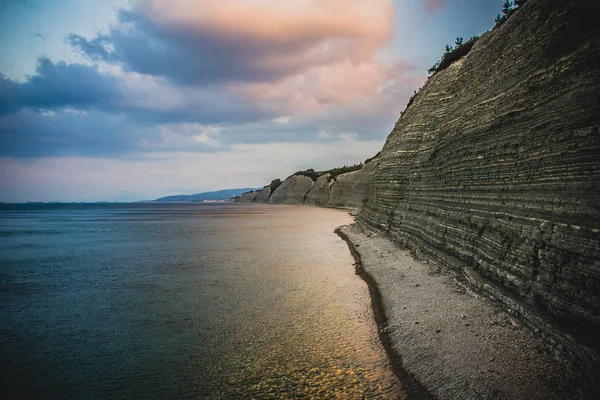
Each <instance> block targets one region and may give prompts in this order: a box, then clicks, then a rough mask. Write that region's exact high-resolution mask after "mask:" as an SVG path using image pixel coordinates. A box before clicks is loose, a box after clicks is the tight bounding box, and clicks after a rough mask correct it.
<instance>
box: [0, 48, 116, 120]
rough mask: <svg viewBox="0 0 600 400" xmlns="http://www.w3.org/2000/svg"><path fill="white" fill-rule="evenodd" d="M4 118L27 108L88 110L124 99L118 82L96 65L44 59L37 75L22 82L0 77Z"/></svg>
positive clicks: (38, 67) (1, 107) (40, 61)
mask: <svg viewBox="0 0 600 400" xmlns="http://www.w3.org/2000/svg"><path fill="white" fill-rule="evenodd" d="M0 83H1V88H2V93H1V95H0V115H1V114H7V113H12V112H16V111H18V110H19V109H21V108H23V107H30V108H34V109H52V108H56V107H74V108H78V109H87V108H89V107H91V106H93V105H96V104H111V103H113V104H114V103H115V102H117V101H118V99H119V98H120V97H121V95H120V94H119V92H118V90H116V88H117V85H118V79H117V78H115V77H113V76H110V75H103V74H100V73H99V72H98V68H97V67H95V66H86V65H81V64H66V63H65V62H64V61H59V62H58V63H56V64H55V63H53V62H52V61H51V60H49V59H47V58H40V59H39V63H38V66H37V68H36V75H33V76H30V77H28V79H27V81H25V82H23V83H20V82H15V81H12V80H10V79H7V78H5V77H4V76H2V75H0Z"/></svg>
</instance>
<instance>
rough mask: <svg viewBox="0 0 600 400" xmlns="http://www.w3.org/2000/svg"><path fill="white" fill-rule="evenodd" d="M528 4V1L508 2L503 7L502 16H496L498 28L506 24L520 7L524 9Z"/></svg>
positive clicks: (516, 0)
mask: <svg viewBox="0 0 600 400" xmlns="http://www.w3.org/2000/svg"><path fill="white" fill-rule="evenodd" d="M526 2H527V0H515V1H514V2H510V1H508V0H506V1H505V2H504V4H503V5H502V14H498V15H497V16H496V20H495V22H496V26H498V25H502V24H503V23H504V22H506V20H507V19H508V18H509V17H510V16H511V15H513V14H514V12H515V11H517V9H518V8H519V7H522V6H523V5H524V4H525V3H526Z"/></svg>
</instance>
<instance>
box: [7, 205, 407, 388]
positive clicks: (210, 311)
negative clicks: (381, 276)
mask: <svg viewBox="0 0 600 400" xmlns="http://www.w3.org/2000/svg"><path fill="white" fill-rule="evenodd" d="M39 207H40V208H39V209H33V210H32V209H16V210H15V209H11V210H2V214H0V251H1V252H0V278H1V279H0V300H1V301H2V304H3V305H4V307H3V308H1V309H0V313H1V314H0V315H1V317H2V321H5V323H3V324H2V327H0V334H1V337H2V338H3V339H2V341H1V343H0V356H1V357H2V364H3V367H1V368H2V376H3V378H0V384H1V386H0V389H3V391H4V392H5V393H9V394H13V395H23V394H27V395H29V396H36V395H37V396H40V397H46V396H47V395H50V396H51V397H52V396H57V397H69V396H74V397H88V398H89V397H126V398H147V397H149V396H150V397H154V398H156V397H173V398H343V399H360V398H398V397H402V394H401V389H400V383H399V382H398V381H397V378H396V377H395V376H394V375H393V373H392V371H391V367H390V365H389V362H388V360H387V357H386V354H385V352H384V350H383V348H382V346H381V344H380V342H379V339H378V337H377V335H376V327H375V323H374V320H373V316H372V311H371V309H370V299H369V293H368V289H367V286H366V284H365V283H364V282H363V281H362V280H361V279H360V278H359V277H358V276H356V275H354V267H353V266H352V264H353V259H352V257H351V255H350V253H349V252H348V249H347V247H346V244H345V243H344V242H343V241H342V240H341V239H339V238H338V237H337V236H336V235H335V234H334V233H333V229H334V228H335V227H336V226H339V225H342V224H345V223H349V222H351V218H350V217H349V216H348V214H347V213H346V212H343V211H338V210H329V209H320V208H311V207H286V206H265V205H223V206H204V205H121V206H96V207H92V206H88V207H87V208H86V207H83V206H80V207H75V208H69V207H66V206H65V207H63V208H61V207H58V208H52V207H50V206H47V208H44V207H42V206H39ZM47 232H53V233H52V234H51V235H50V234H47Z"/></svg>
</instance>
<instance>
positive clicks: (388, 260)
mask: <svg viewBox="0 0 600 400" xmlns="http://www.w3.org/2000/svg"><path fill="white" fill-rule="evenodd" d="M337 232H338V234H339V235H340V236H341V237H343V238H344V239H345V240H346V241H347V242H348V245H349V247H350V249H351V252H352V253H353V254H354V257H355V259H356V262H357V272H359V273H361V275H364V276H366V280H367V282H369V283H370V286H376V290H375V291H376V292H378V293H379V296H380V297H381V306H382V309H380V310H376V312H378V313H380V314H381V316H380V318H379V324H380V327H379V329H380V332H381V335H382V336H383V341H384V343H385V342H386V341H387V342H388V345H387V346H386V347H387V348H388V353H389V354H390V357H392V358H393V359H395V360H396V364H397V368H398V369H400V376H402V375H405V376H408V377H410V378H412V379H413V383H414V385H416V388H417V390H421V391H423V390H424V391H425V392H426V393H425V394H424V395H423V397H425V398H426V397H427V396H433V397H434V398H438V399H540V400H541V399H568V398H571V397H572V394H573V392H574V391H576V390H577V389H576V388H574V387H573V385H572V382H570V377H569V374H568V373H567V372H566V371H568V367H569V365H568V363H567V362H566V361H565V360H563V359H561V357H560V355H558V354H553V353H550V352H549V351H548V350H547V348H546V347H545V346H544V345H543V343H542V340H541V339H540V338H539V337H536V334H535V333H534V332H532V331H531V330H530V329H528V328H526V327H524V326H523V324H522V323H521V321H520V320H519V319H518V318H517V317H516V316H514V315H512V314H511V313H510V312H509V311H508V310H505V309H502V308H501V307H500V306H499V305H498V304H497V303H495V302H494V301H493V300H491V299H488V298H485V297H482V296H479V295H477V294H475V293H467V292H466V291H465V289H463V288H462V287H461V286H459V285H458V284H457V283H456V282H455V281H454V278H453V277H452V276H451V275H449V274H446V273H443V272H442V271H440V270H439V269H437V268H435V266H432V265H428V264H425V263H423V262H420V261H418V260H416V259H415V258H414V257H413V255H412V254H411V253H410V252H409V251H408V250H407V249H404V248H401V247H399V246H398V245H397V244H395V243H394V242H392V241H390V240H389V239H387V238H385V237H383V236H381V235H379V234H378V233H376V232H367V231H364V230H362V229H361V227H360V226H357V225H351V226H349V225H346V226H342V227H340V228H339V229H338V230H337ZM371 292H372V293H373V290H372V291H371ZM421 393H422V392H421ZM416 398H418V397H416Z"/></svg>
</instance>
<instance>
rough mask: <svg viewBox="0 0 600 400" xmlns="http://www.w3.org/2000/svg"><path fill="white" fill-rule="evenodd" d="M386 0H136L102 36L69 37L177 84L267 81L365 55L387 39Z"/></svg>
mask: <svg viewBox="0 0 600 400" xmlns="http://www.w3.org/2000/svg"><path fill="white" fill-rule="evenodd" d="M392 15H393V12H392V5H391V2H390V1H388V0H376V1H373V0H370V1H366V0H350V1H341V0H313V1H308V0H303V1H301V0H288V1H285V2H272V1H256V0H253V1H250V0H240V1H235V2H217V1H211V0H204V1H196V2H190V1H187V0H180V1H174V2H165V1H158V0H152V1H139V2H135V3H134V4H133V8H132V9H131V10H122V11H120V21H121V26H119V27H116V28H114V29H112V30H111V31H110V33H109V34H108V35H98V36H97V37H95V38H93V39H91V40H87V39H85V38H82V37H80V36H77V35H71V36H70V37H69V41H70V43H71V44H72V45H73V46H74V47H75V48H77V49H78V50H80V51H81V52H82V53H84V54H86V55H88V56H89V57H90V58H92V59H95V60H97V59H102V60H104V61H106V62H111V63H116V62H119V63H120V64H122V65H123V66H124V67H125V69H127V70H131V71H135V72H139V73H142V74H149V75H153V76H162V77H165V78H168V79H169V80H171V81H173V82H177V83H179V84H214V83H219V82H273V81H277V80H280V79H284V78H287V77H290V76H293V75H297V74H302V73H304V72H306V71H308V70H310V69H312V68H314V67H315V66H322V65H331V64H334V63H340V62H348V63H351V64H354V65H360V64H361V63H365V62H371V61H372V60H373V59H374V58H375V56H376V55H377V53H378V52H379V50H381V48H382V47H383V46H385V45H386V44H387V43H388V42H389V41H390V40H391V38H392Z"/></svg>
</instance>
